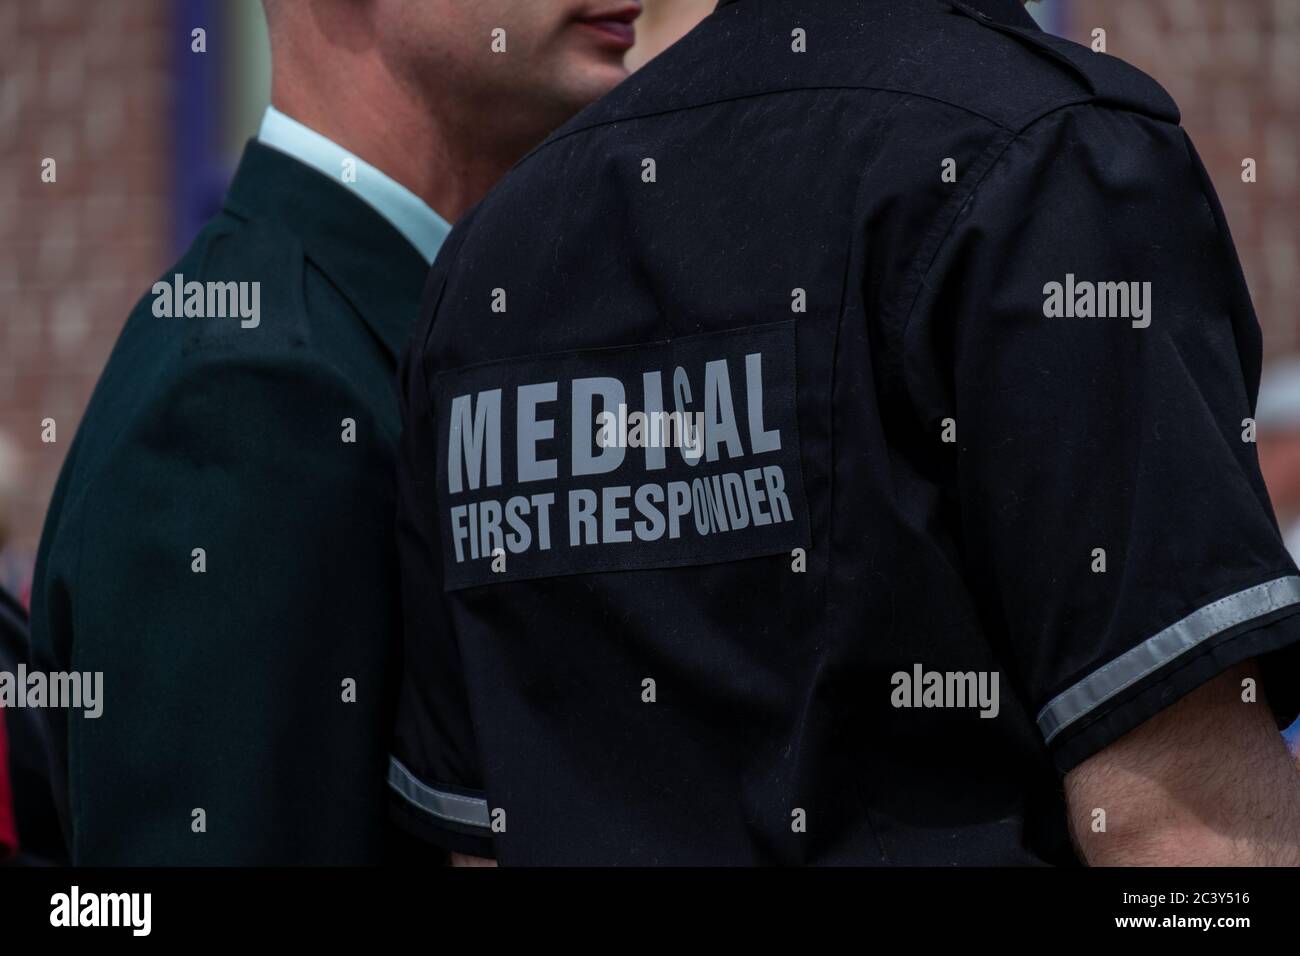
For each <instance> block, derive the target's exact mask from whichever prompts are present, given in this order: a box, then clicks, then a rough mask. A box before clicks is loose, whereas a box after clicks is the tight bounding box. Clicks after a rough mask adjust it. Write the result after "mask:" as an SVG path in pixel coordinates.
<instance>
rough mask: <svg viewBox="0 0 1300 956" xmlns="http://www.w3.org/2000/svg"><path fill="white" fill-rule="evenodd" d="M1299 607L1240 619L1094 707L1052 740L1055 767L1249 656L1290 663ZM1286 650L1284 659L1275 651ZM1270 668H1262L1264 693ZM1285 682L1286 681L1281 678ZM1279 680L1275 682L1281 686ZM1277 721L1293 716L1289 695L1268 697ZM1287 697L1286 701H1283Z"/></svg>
mask: <svg viewBox="0 0 1300 956" xmlns="http://www.w3.org/2000/svg"><path fill="white" fill-rule="evenodd" d="M1298 615H1300V604H1295V603H1293V604H1288V605H1286V606H1283V607H1279V608H1275V609H1273V610H1271V611H1269V612H1266V613H1264V614H1262V615H1259V616H1256V617H1253V618H1251V619H1249V620H1247V621H1242V622H1240V623H1239V624H1237V625H1236V626H1234V627H1231V628H1229V629H1226V630H1224V631H1222V632H1220V633H1218V634H1216V635H1214V636H1213V637H1211V638H1209V639H1207V640H1205V641H1203V642H1202V643H1200V644H1198V645H1197V646H1195V647H1194V648H1192V649H1191V650H1189V651H1188V652H1187V653H1185V654H1183V655H1181V656H1179V657H1178V658H1177V659H1175V660H1173V661H1171V662H1170V663H1169V664H1168V665H1167V666H1165V667H1162V668H1161V669H1159V670H1157V671H1155V672H1153V673H1151V674H1150V675H1148V676H1146V677H1145V678H1143V679H1142V680H1140V681H1137V682H1135V683H1134V684H1133V686H1131V687H1129V688H1128V689H1127V690H1126V691H1125V692H1124V693H1122V694H1118V695H1116V696H1115V697H1114V698H1113V699H1111V700H1108V701H1105V702H1103V703H1101V704H1099V705H1097V706H1096V707H1094V708H1093V709H1092V710H1091V711H1090V712H1089V713H1088V715H1087V716H1086V717H1085V718H1082V719H1080V720H1078V721H1076V722H1075V723H1074V724H1072V725H1071V726H1069V727H1068V728H1065V729H1063V730H1061V731H1060V732H1059V733H1058V734H1056V735H1055V736H1054V737H1053V738H1052V739H1051V741H1050V743H1049V747H1050V749H1051V751H1052V757H1053V760H1054V762H1055V764H1056V766H1057V768H1058V769H1059V770H1060V771H1061V772H1062V773H1066V772H1068V771H1070V770H1072V769H1074V768H1075V767H1076V766H1078V765H1079V764H1080V763H1082V762H1083V761H1084V760H1086V759H1088V758H1089V757H1091V756H1092V755H1093V754H1095V753H1097V752H1099V751H1101V750H1103V749H1105V748H1106V747H1107V746H1109V745H1110V744H1112V743H1114V742H1115V741H1116V740H1118V739H1119V738H1120V737H1122V736H1124V735H1125V734H1126V733H1128V732H1129V731H1131V730H1133V729H1134V728H1136V727H1137V726H1139V725H1140V724H1142V723H1144V722H1145V721H1147V720H1149V719H1150V718H1151V717H1153V716H1155V715H1156V714H1157V713H1159V712H1160V711H1162V710H1164V709H1165V708H1167V707H1169V706H1170V705H1172V704H1174V703H1176V702H1177V701H1179V700H1181V699H1182V698H1183V697H1185V696H1187V695H1188V694H1190V693H1191V692H1192V691H1194V690H1195V689H1196V688H1198V687H1200V686H1201V685H1202V684H1205V683H1206V682H1208V681H1209V680H1211V679H1213V678H1214V677H1217V676H1218V675H1219V674H1222V673H1223V672H1224V671H1226V670H1228V669H1229V668H1231V667H1233V666H1235V665H1237V664H1240V663H1242V662H1243V661H1247V660H1250V659H1252V658H1262V659H1264V660H1265V661H1267V662H1270V663H1272V662H1276V661H1280V660H1283V659H1288V660H1289V659H1290V658H1293V657H1295V656H1296V654H1295V652H1297V651H1300V616H1298ZM1282 651H1286V652H1287V654H1286V655H1282V654H1280V653H1278V652H1282ZM1273 669H1274V668H1273V667H1271V666H1270V667H1265V668H1261V672H1262V683H1263V685H1264V689H1265V691H1267V689H1268V688H1269V687H1270V686H1273V685H1272V684H1271V683H1270V681H1269V674H1270V673H1271V672H1272V670H1273ZM1284 680H1285V678H1284ZM1283 682H1284V681H1282V682H1279V683H1283ZM1268 699H1269V703H1270V704H1272V705H1273V709H1274V710H1275V712H1276V717H1277V719H1278V720H1279V722H1280V723H1283V724H1285V723H1287V722H1289V720H1290V719H1291V718H1292V717H1294V716H1295V714H1294V713H1292V711H1293V710H1294V708H1295V703H1294V700H1293V695H1290V694H1279V695H1277V696H1275V697H1269V698H1268ZM1284 699H1285V701H1286V702H1285V703H1283V700H1284Z"/></svg>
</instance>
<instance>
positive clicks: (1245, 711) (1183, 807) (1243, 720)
mask: <svg viewBox="0 0 1300 956" xmlns="http://www.w3.org/2000/svg"><path fill="white" fill-rule="evenodd" d="M1254 676H1255V672H1254V670H1253V668H1252V667H1249V666H1246V665H1243V666H1240V667H1237V668H1233V669H1232V670H1231V671H1228V672H1226V673H1224V674H1222V675H1220V676H1219V677H1218V678H1216V679H1215V680H1213V681H1211V682H1209V683H1208V684H1206V685H1205V686H1204V687H1202V688H1200V689H1198V690H1197V691H1195V692H1194V693H1192V694H1189V695H1188V696H1187V697H1186V698H1184V699H1183V700H1182V701H1179V702H1178V703H1177V704H1174V705H1173V706H1172V707H1170V708H1168V709H1167V710H1165V711H1163V712H1161V713H1160V714H1158V715H1156V716H1155V717H1153V718H1152V719H1151V720H1149V721H1147V722H1146V723H1144V724H1143V725H1142V726H1140V727H1138V728H1137V729H1135V730H1134V731H1133V732H1132V733H1130V734H1128V735H1126V736H1125V737H1123V738H1121V739H1120V740H1118V741H1116V742H1115V743H1114V744H1112V745H1111V746H1110V747H1108V748H1106V750H1105V751H1103V752H1102V753H1100V754H1098V755H1096V756H1095V757H1093V758H1091V759H1089V760H1088V761H1085V762H1084V763H1083V764H1081V765H1080V766H1079V767H1077V768H1075V770H1074V771H1072V772H1071V773H1070V774H1069V776H1067V778H1066V794H1067V797H1068V800H1069V805H1070V817H1071V821H1070V822H1071V829H1072V831H1073V833H1074V836H1075V840H1076V842H1077V844H1078V846H1079V850H1080V853H1081V855H1082V856H1083V857H1084V859H1085V860H1086V861H1087V862H1088V863H1089V864H1091V865H1094V866H1296V865H1300V773H1298V772H1297V767H1296V763H1295V761H1294V759H1293V758H1292V757H1291V756H1290V755H1289V754H1288V753H1287V750H1286V747H1285V745H1284V743H1283V742H1282V739H1281V737H1280V735H1279V734H1278V733H1277V732H1276V730H1275V729H1274V728H1273V726H1272V721H1271V719H1270V718H1269V717H1268V716H1267V715H1268V705H1267V704H1266V703H1264V701H1263V700H1262V697H1261V698H1260V699H1259V700H1258V701H1255V702H1245V701H1243V700H1242V699H1241V698H1242V681H1243V680H1244V679H1245V678H1254Z"/></svg>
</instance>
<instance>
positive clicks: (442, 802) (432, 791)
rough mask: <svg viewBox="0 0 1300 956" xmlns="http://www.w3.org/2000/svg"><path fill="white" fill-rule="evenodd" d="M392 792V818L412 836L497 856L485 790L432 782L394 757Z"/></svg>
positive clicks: (390, 777)
mask: <svg viewBox="0 0 1300 956" xmlns="http://www.w3.org/2000/svg"><path fill="white" fill-rule="evenodd" d="M388 796H389V800H388V807H389V818H390V819H391V820H392V821H393V822H394V823H395V824H396V825H397V826H399V827H401V828H402V829H403V830H404V831H406V832H407V833H410V834H411V835H412V836H415V837H417V838H418V839H421V840H424V841H425V842H428V843H432V844H434V845H435V846H440V847H442V848H443V849H445V850H450V851H452V852H454V853H467V854H471V855H473V856H481V857H485V858H489V859H494V858H495V857H496V851H495V850H494V848H493V846H492V831H491V827H490V825H489V821H490V815H489V810H488V803H487V798H486V796H485V795H484V794H483V793H481V792H479V791H472V790H464V789H462V788H458V787H457V788H452V787H445V786H438V787H434V786H430V785H429V784H427V783H425V782H424V781H423V780H420V779H419V778H418V777H416V776H415V775H414V774H413V773H411V771H410V770H408V769H407V768H406V766H405V765H404V764H403V763H402V762H401V761H400V760H398V759H397V758H396V757H390V758H389V769H388Z"/></svg>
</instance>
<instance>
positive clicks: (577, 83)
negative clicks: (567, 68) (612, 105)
mask: <svg viewBox="0 0 1300 956" xmlns="http://www.w3.org/2000/svg"><path fill="white" fill-rule="evenodd" d="M627 76H628V71H627V67H625V66H624V65H623V61H622V58H619V60H618V61H616V62H615V61H606V62H601V63H593V64H591V65H589V66H586V67H585V68H584V69H583V70H582V71H581V72H580V73H579V74H578V75H577V76H574V77H573V79H572V81H571V82H570V83H568V84H566V86H567V91H568V93H569V94H570V95H569V99H570V100H571V102H572V103H573V104H574V105H575V106H576V108H577V109H579V110H580V109H582V108H583V107H584V106H587V105H589V104H591V103H594V102H595V101H596V100H598V99H600V98H601V97H602V96H604V95H605V94H606V93H608V92H609V91H610V90H612V89H613V88H614V87H616V86H618V85H619V84H620V83H622V82H623V81H624V80H626V79H627ZM575 112H576V110H575Z"/></svg>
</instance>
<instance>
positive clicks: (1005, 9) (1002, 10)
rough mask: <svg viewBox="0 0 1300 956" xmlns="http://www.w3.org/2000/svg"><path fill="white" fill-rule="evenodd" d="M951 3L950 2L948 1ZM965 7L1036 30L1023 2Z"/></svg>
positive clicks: (978, 2)
mask: <svg viewBox="0 0 1300 956" xmlns="http://www.w3.org/2000/svg"><path fill="white" fill-rule="evenodd" d="M739 2H740V0H718V9H721V8H722V7H727V6H731V5H732V4H733V3H739ZM949 2H952V0H949ZM965 6H967V7H970V8H972V9H974V10H975V11H976V12H978V13H982V14H984V15H985V16H986V17H988V18H989V19H990V20H996V21H997V22H998V23H1005V24H1007V25H1008V26H1016V27H1023V28H1026V29H1034V30H1037V29H1038V24H1037V22H1035V20H1034V18H1033V17H1031V16H1030V15H1029V11H1027V10H1026V9H1025V5H1024V2H1023V0H965Z"/></svg>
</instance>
